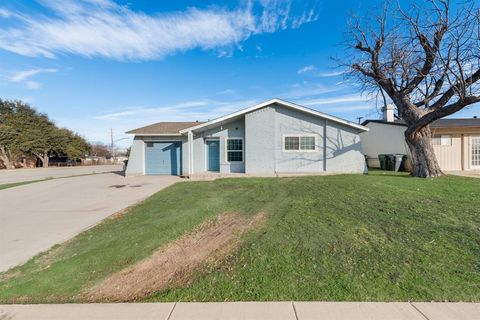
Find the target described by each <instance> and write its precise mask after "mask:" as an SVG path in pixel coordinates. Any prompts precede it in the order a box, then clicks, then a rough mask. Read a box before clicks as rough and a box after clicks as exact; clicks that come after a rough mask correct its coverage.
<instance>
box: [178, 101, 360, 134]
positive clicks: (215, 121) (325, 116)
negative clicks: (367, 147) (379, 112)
mask: <svg viewBox="0 0 480 320" xmlns="http://www.w3.org/2000/svg"><path fill="white" fill-rule="evenodd" d="M272 104H279V105H281V106H284V107H287V108H291V109H295V110H299V111H302V112H305V113H308V114H311V115H314V116H317V117H320V118H323V119H327V120H331V121H333V122H336V123H340V124H343V125H346V126H348V127H352V128H355V129H358V130H360V131H368V130H369V129H368V128H367V127H365V126H362V125H360V124H356V123H354V122H351V121H347V120H344V119H341V118H337V117H334V116H331V115H328V114H326V113H322V112H319V111H316V110H313V109H310V108H306V107H303V106H300V105H298V104H295V103H292V102H288V101H285V100H281V99H277V98H275V99H272V100H268V101H265V102H262V103H260V104H257V105H254V106H252V107H249V108H245V109H242V110H240V111H237V112H234V113H231V114H228V115H226V116H223V117H219V118H216V119H213V120H211V121H208V122H204V123H201V124H198V125H196V126H193V127H188V128H185V129H182V130H180V133H185V132H188V131H194V130H198V129H201V128H204V127H207V126H211V125H213V124H219V123H222V122H224V121H226V120H229V119H232V118H235V117H238V116H241V115H244V114H246V113H249V112H252V111H255V110H258V109H261V108H264V107H266V106H269V105H272Z"/></svg>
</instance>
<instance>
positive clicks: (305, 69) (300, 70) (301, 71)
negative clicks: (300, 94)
mask: <svg viewBox="0 0 480 320" xmlns="http://www.w3.org/2000/svg"><path fill="white" fill-rule="evenodd" d="M313 70H315V66H314V65H313V64H311V65H308V66H305V67H303V68H300V69H298V70H297V73H298V74H303V73H306V72H311V71H313Z"/></svg>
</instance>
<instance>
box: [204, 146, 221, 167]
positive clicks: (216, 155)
mask: <svg viewBox="0 0 480 320" xmlns="http://www.w3.org/2000/svg"><path fill="white" fill-rule="evenodd" d="M207 151H208V152H207V161H208V171H217V172H218V171H220V141H218V140H207Z"/></svg>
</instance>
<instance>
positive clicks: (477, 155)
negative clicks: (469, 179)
mask: <svg viewBox="0 0 480 320" xmlns="http://www.w3.org/2000/svg"><path fill="white" fill-rule="evenodd" d="M471 146H472V150H471V151H472V153H471V154H472V163H471V165H472V168H480V137H472V138H471Z"/></svg>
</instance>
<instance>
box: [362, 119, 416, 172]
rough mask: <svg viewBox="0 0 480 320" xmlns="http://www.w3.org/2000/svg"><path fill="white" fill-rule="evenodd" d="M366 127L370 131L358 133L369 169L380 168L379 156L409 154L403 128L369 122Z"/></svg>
mask: <svg viewBox="0 0 480 320" xmlns="http://www.w3.org/2000/svg"><path fill="white" fill-rule="evenodd" d="M366 126H367V127H368V128H369V129H370V131H368V132H362V133H360V139H361V141H362V145H363V151H364V152H365V154H366V155H367V159H368V162H369V166H370V167H372V168H380V162H379V161H378V155H379V154H390V153H392V154H409V152H408V147H407V145H406V143H405V136H404V132H405V129H406V127H405V126H399V125H391V124H383V123H376V122H369V123H367V125H366Z"/></svg>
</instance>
